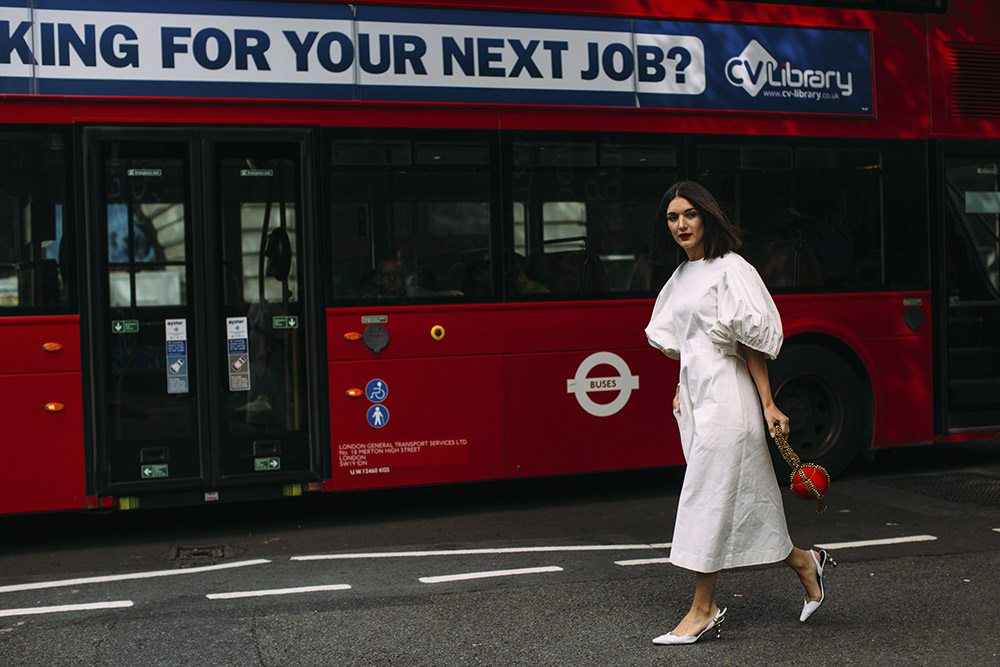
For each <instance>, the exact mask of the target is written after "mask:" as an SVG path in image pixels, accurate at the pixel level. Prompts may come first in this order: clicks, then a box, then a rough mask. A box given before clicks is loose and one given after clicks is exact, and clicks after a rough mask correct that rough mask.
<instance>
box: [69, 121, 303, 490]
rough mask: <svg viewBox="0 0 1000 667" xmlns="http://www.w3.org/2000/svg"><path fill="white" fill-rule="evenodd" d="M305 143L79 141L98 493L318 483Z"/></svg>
mask: <svg viewBox="0 0 1000 667" xmlns="http://www.w3.org/2000/svg"><path fill="white" fill-rule="evenodd" d="M307 140H308V133H307V132H300V131H289V132H279V133H270V132H267V131H253V132H244V131H218V132H212V131H202V132H195V131H153V130H115V129H101V128H89V129H87V130H85V131H84V146H85V154H86V155H87V160H88V165H87V175H86V181H87V182H86V188H87V197H88V200H87V201H88V216H87V225H88V229H87V241H88V245H89V248H88V256H89V257H90V262H91V266H90V273H89V279H90V280H89V282H90V285H89V288H88V289H89V298H90V303H91V304H92V307H91V309H90V311H89V312H90V322H89V329H90V335H91V350H92V359H93V365H92V367H91V368H90V373H91V378H92V380H91V382H92V387H93V397H92V403H93V414H94V420H93V423H94V439H95V453H96V471H95V477H96V487H97V492H98V493H99V494H102V495H104V494H114V495H119V496H135V497H136V498H139V499H142V503H143V505H144V506H148V505H149V504H155V499H156V498H161V499H165V498H167V496H166V495H160V496H156V495H155V494H157V493H159V494H176V493H186V494H188V495H189V496H191V497H193V498H195V499H197V498H199V497H200V495H201V494H204V496H205V499H206V500H214V499H216V498H218V497H219V496H220V495H225V494H227V491H226V490H225V488H226V487H229V491H228V494H229V496H231V497H237V496H238V495H242V496H246V495H248V492H247V491H246V490H245V487H248V486H249V487H254V486H260V485H271V486H272V487H273V488H275V489H281V488H286V492H292V493H294V492H295V486H294V485H295V484H297V483H300V482H303V481H312V480H319V479H320V471H321V455H320V453H319V450H318V447H317V442H318V438H316V437H315V434H314V431H315V430H316V426H317V425H316V424H315V423H312V422H311V421H310V414H316V411H311V410H310V409H309V406H310V390H311V388H312V387H315V386H316V381H315V378H312V377H310V374H309V373H310V371H309V369H310V368H313V367H315V364H307V363H306V358H307V356H308V355H309V345H310V344H311V342H312V341H313V340H315V338H314V333H315V332H313V331H312V330H311V327H312V326H314V325H315V323H316V321H317V318H316V317H315V314H314V312H313V310H312V309H311V308H310V307H309V306H308V303H309V300H308V299H307V298H306V297H307V295H308V294H309V293H310V285H309V284H308V282H307V281H306V280H305V276H306V275H307V271H306V270H305V269H306V266H305V264H306V258H305V257H304V255H303V253H302V252H301V250H302V248H303V247H305V244H306V242H307V240H306V239H305V237H306V236H307V235H308V234H309V233H311V230H309V229H308V222H309V221H308V216H309V215H310V210H311V207H310V206H309V205H308V197H307V196H306V195H305V192H306V188H304V186H303V174H304V173H309V170H308V164H309V159H308V156H309V152H310V151H309V143H308V141H307ZM237 486H239V487H243V488H241V489H240V490H237V489H235V488H233V487H237ZM147 495H149V496H150V500H149V501H147V500H145V498H146V497H147ZM129 502H135V501H133V499H132V498H129ZM163 502H177V499H176V498H171V499H170V500H164V501H163Z"/></svg>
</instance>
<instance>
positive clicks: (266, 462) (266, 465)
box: [253, 456, 281, 471]
mask: <svg viewBox="0 0 1000 667" xmlns="http://www.w3.org/2000/svg"><path fill="white" fill-rule="evenodd" d="M253 469H254V470H257V471H260V470H280V469H281V458H280V457H278V456H264V457H261V458H257V459H254V460H253Z"/></svg>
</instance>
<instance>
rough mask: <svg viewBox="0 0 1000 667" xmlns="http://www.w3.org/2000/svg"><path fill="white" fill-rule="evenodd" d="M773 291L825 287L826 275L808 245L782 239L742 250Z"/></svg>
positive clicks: (800, 241) (746, 246) (741, 252)
mask: <svg viewBox="0 0 1000 667" xmlns="http://www.w3.org/2000/svg"><path fill="white" fill-rule="evenodd" d="M740 254H741V255H743V257H744V259H746V260H747V261H748V262H750V263H751V264H753V265H754V267H755V268H756V269H757V272H758V273H759V274H760V277H761V278H762V279H763V280H764V284H765V285H767V286H768V287H769V288H771V289H773V288H780V287H821V286H822V285H823V271H822V269H821V268H820V264H819V260H818V259H817V257H816V253H815V251H813V248H812V246H811V245H810V244H809V242H808V241H803V240H800V239H781V240H777V241H769V242H767V243H746V244H744V246H743V248H742V249H741V250H740Z"/></svg>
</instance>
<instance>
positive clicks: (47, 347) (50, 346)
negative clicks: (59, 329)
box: [42, 342, 63, 352]
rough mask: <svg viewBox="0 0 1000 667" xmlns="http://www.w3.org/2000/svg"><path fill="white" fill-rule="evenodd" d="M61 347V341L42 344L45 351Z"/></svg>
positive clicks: (52, 350)
mask: <svg viewBox="0 0 1000 667" xmlns="http://www.w3.org/2000/svg"><path fill="white" fill-rule="evenodd" d="M62 348H63V346H62V343H56V342H49V343H45V344H43V345H42V349H43V350H45V351H46V352H58V351H59V350H61V349H62Z"/></svg>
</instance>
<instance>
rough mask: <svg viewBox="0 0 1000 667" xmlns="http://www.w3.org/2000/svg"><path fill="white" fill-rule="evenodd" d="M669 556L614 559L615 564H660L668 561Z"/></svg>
mask: <svg viewBox="0 0 1000 667" xmlns="http://www.w3.org/2000/svg"><path fill="white" fill-rule="evenodd" d="M669 562H670V559H669V558H636V559H634V560H616V561H615V565H626V566H627V565H660V564H663V563H669Z"/></svg>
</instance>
